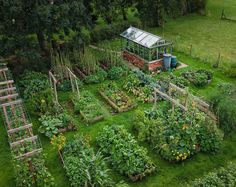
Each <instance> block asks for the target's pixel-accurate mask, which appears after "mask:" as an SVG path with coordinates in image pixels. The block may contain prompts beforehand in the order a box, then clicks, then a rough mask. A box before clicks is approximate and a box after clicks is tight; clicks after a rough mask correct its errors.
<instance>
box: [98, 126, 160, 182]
mask: <svg viewBox="0 0 236 187" xmlns="http://www.w3.org/2000/svg"><path fill="white" fill-rule="evenodd" d="M97 144H98V146H99V147H100V150H101V152H102V153H103V154H104V156H106V157H108V160H109V163H110V165H111V166H112V167H113V168H114V169H116V170H117V171H118V172H119V173H120V174H123V175H126V176H129V177H130V179H132V180H133V181H136V180H140V179H142V178H143V177H145V176H146V175H148V174H151V173H152V172H154V171H155V170H156V166H155V165H154V164H153V162H152V161H151V159H150V158H149V157H148V155H147V150H146V149H144V148H143V147H140V146H139V145H138V143H137V141H136V140H135V139H134V137H133V136H132V135H131V134H130V133H128V132H127V131H126V129H125V128H124V127H123V126H115V125H112V126H108V127H105V128H104V129H103V131H102V132H101V133H100V134H99V136H98V138H97Z"/></svg>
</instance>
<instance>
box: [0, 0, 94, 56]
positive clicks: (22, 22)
mask: <svg viewBox="0 0 236 187" xmlns="http://www.w3.org/2000/svg"><path fill="white" fill-rule="evenodd" d="M90 3H91V1H88V2H84V1H82V0H70V1H59V2H54V1H42V2H38V1H31V2H28V1H26V0H23V1H18V0H13V1H5V0H1V1H0V4H1V7H0V23H1V24H0V32H1V34H2V35H3V36H6V37H8V38H10V39H12V38H17V37H19V36H20V37H22V36H29V35H36V36H37V40H38V43H39V46H40V48H41V49H42V50H43V51H45V50H46V47H47V46H46V38H50V42H51V40H52V38H53V35H54V34H60V35H62V36H65V35H69V34H70V32H71V31H73V32H74V39H77V41H78V40H80V42H79V41H78V43H77V44H78V45H80V44H81V43H83V40H84V38H83V34H82V30H83V29H82V28H83V27H85V28H88V27H89V26H91V15H90V12H91V11H89V10H90V9H91V7H90V6H91V4H90ZM29 10H31V11H29ZM78 23H83V24H78Z"/></svg>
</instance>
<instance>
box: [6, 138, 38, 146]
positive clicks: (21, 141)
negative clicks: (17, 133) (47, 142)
mask: <svg viewBox="0 0 236 187" xmlns="http://www.w3.org/2000/svg"><path fill="white" fill-rule="evenodd" d="M37 138H38V136H32V137H29V138H25V139H23V140H19V141H17V142H13V143H11V144H10V146H11V148H13V147H15V146H17V145H19V144H21V143H23V142H25V141H35V140H37Z"/></svg>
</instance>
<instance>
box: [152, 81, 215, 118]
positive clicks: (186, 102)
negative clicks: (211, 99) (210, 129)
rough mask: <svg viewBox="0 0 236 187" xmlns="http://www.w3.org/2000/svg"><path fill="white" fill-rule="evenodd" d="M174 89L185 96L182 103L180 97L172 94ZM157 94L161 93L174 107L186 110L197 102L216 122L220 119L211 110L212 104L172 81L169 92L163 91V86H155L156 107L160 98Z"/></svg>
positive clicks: (200, 108)
mask: <svg viewBox="0 0 236 187" xmlns="http://www.w3.org/2000/svg"><path fill="white" fill-rule="evenodd" d="M173 91H174V92H176V93H177V94H178V95H180V96H181V97H183V102H182V103H181V102H180V100H179V99H176V98H174V97H173V96H172V93H173ZM157 95H159V96H160V97H161V98H163V99H164V100H167V101H169V102H171V103H172V106H173V108H174V107H175V106H177V107H179V108H181V109H182V110H184V111H188V109H189V107H188V106H190V105H193V104H195V105H196V107H197V108H198V109H199V110H200V111H202V112H204V113H205V114H207V115H208V116H209V117H210V118H211V119H213V120H214V121H216V122H217V121H218V119H217V117H216V116H215V115H214V114H213V113H212V112H211V110H210V105H209V104H208V103H206V102H205V101H203V100H202V99H200V98H199V97H196V96H194V95H192V94H190V93H189V92H188V91H187V90H185V89H182V88H180V87H178V86H176V85H174V84H172V83H169V88H168V91H167V92H163V91H162V89H161V88H154V96H155V99H154V108H156V105H157V100H158V98H157Z"/></svg>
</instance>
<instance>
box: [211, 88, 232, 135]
mask: <svg viewBox="0 0 236 187" xmlns="http://www.w3.org/2000/svg"><path fill="white" fill-rule="evenodd" d="M217 90H218V91H217V92H214V93H213V94H211V96H210V100H211V102H212V106H213V110H214V112H215V113H216V115H217V116H219V121H220V128H221V129H222V130H223V131H224V132H225V133H226V134H230V133H231V132H234V131H235V130H236V115H235V113H236V87H235V86H234V85H232V84H220V85H218V89H217Z"/></svg>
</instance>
